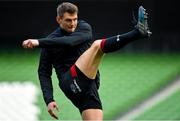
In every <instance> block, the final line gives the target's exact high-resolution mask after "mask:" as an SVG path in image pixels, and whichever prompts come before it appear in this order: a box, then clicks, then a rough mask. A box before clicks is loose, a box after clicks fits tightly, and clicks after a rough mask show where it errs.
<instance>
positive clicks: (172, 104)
mask: <svg viewBox="0 0 180 121" xmlns="http://www.w3.org/2000/svg"><path fill="white" fill-rule="evenodd" d="M179 101H180V90H178V91H177V92H176V93H174V94H173V95H171V96H170V97H168V98H167V99H166V100H164V101H163V102H161V103H159V104H158V105H156V106H154V107H152V108H151V109H149V110H148V111H146V112H145V113H143V114H142V115H140V116H139V117H137V118H135V120H171V121H172V120H180V114H179V112H180V103H179Z"/></svg>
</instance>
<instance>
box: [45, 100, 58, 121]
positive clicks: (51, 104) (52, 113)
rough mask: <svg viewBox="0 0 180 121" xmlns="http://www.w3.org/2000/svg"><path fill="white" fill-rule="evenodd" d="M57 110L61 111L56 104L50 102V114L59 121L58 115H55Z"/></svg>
mask: <svg viewBox="0 0 180 121" xmlns="http://www.w3.org/2000/svg"><path fill="white" fill-rule="evenodd" d="M56 110H57V111H59V109H58V106H57V104H56V102H54V101H53V102H50V103H49V104H48V112H49V114H50V115H51V116H52V117H53V118H55V119H58V117H57V114H56V113H55V111H56Z"/></svg>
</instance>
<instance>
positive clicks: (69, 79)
mask: <svg viewBox="0 0 180 121" xmlns="http://www.w3.org/2000/svg"><path fill="white" fill-rule="evenodd" d="M56 20H57V23H58V24H59V27H58V29H57V30H55V31H54V32H53V33H51V34H50V35H49V36H48V37H47V38H42V39H27V40H25V41H24V42H23V44H22V46H23V47H24V48H34V47H40V48H42V50H41V57H40V64H39V69H38V74H39V79H40V84H41V88H42V92H43V97H44V100H45V102H46V104H47V107H48V112H49V113H50V115H51V116H52V117H54V118H56V119H58V117H57V115H56V113H55V112H54V109H57V110H58V107H57V104H56V102H55V100H54V98H53V87H52V80H51V75H52V68H53V67H54V68H55V71H56V74H57V77H58V79H59V86H60V88H61V89H62V91H63V92H64V94H65V95H66V97H67V98H69V99H70V100H71V102H72V103H73V104H74V105H75V106H76V107H77V108H78V109H79V111H80V113H81V116H82V119H83V120H103V111H102V104H101V100H100V98H99V94H98V89H99V71H98V66H99V64H100V62H101V59H102V57H103V55H104V53H108V52H114V51H116V50H119V49H121V48H122V47H124V46H125V45H127V44H128V43H130V42H132V41H134V40H136V39H140V38H145V37H149V36H150V34H151V32H150V31H149V29H148V24H147V13H146V12H145V9H144V8H143V7H142V6H141V7H139V13H138V21H137V25H136V26H135V29H134V30H132V31H131V32H128V33H126V34H123V35H117V36H113V37H110V38H106V39H99V40H96V41H93V40H92V30H91V26H90V25H89V24H88V23H86V22H85V21H80V20H79V21H78V8H77V6H76V5H74V4H72V3H68V2H64V3H62V4H60V5H59V6H58V8H57V17H56Z"/></svg>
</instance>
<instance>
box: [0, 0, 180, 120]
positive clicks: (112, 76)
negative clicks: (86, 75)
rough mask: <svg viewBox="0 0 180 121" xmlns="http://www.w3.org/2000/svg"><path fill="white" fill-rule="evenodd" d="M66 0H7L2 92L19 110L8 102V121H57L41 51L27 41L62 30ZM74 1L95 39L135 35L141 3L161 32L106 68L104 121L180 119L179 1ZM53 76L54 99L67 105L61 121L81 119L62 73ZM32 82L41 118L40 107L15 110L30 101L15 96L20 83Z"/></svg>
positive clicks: (113, 57)
mask: <svg viewBox="0 0 180 121" xmlns="http://www.w3.org/2000/svg"><path fill="white" fill-rule="evenodd" d="M63 1H64V0H0V15H1V17H0V29H1V30H0V87H1V86H2V87H3V88H2V89H5V90H4V91H3V90H1V91H0V94H1V95H0V102H2V103H3V104H4V103H5V104H7V105H10V106H11V107H12V108H7V107H6V106H3V107H2V105H0V110H1V111H0V112H1V113H0V120H8V118H9V119H21V118H22V119H27V117H26V115H27V114H24V113H25V112H29V114H30V113H32V115H36V116H37V118H30V117H29V118H28V119H29V120H30V119H31V120H51V119H52V118H51V117H50V116H49V115H48V113H47V109H46V105H45V103H44V101H43V98H42V94H41V89H40V85H39V80H38V76H37V68H38V63H39V52H40V49H38V48H37V49H32V50H25V49H23V48H22V47H21V44H22V41H23V40H25V39H28V38H43V37H46V36H47V35H48V34H49V33H51V32H52V31H53V30H55V29H56V28H57V26H58V25H57V23H56V20H55V17H56V8H57V6H58V4H60V3H62V2H63ZM69 2H72V3H74V4H76V5H77V6H78V7H79V11H80V12H79V19H83V20H85V21H87V22H88V23H89V24H91V26H92V28H93V34H94V39H98V38H103V37H109V36H113V35H117V34H123V33H124V32H128V31H130V30H132V29H133V26H134V25H133V24H132V18H133V13H134V14H135V16H137V10H138V7H139V6H140V5H143V6H144V7H145V8H146V9H147V12H148V17H149V26H150V30H151V31H152V32H153V35H152V36H151V37H150V38H148V39H142V40H138V41H135V42H133V43H130V44H129V45H127V46H126V47H124V48H123V49H122V50H120V51H118V52H115V53H112V54H109V55H106V56H105V58H104V60H103V62H102V64H101V66H100V72H101V88H100V90H99V91H100V95H101V96H100V97H101V98H102V102H103V106H104V119H107V120H115V119H116V120H120V119H126V120H135V119H136V120H180V114H179V112H180V104H179V103H178V102H179V100H180V86H178V85H179V84H180V83H179V74H180V73H179V72H180V53H179V52H180V47H179V46H180V34H179V27H180V22H179V21H180V14H179V13H178V11H179V4H178V1H177V0H172V1H169V0H69ZM109 70H111V71H109ZM52 78H53V85H54V97H55V100H56V101H57V102H58V105H59V107H60V112H59V113H58V115H59V118H60V120H79V119H81V118H80V116H79V112H78V110H77V109H75V107H73V105H72V104H71V103H70V102H69V101H68V100H67V99H66V97H65V96H64V95H63V93H62V92H61V90H60V89H59V87H58V80H57V78H56V75H55V73H53V75H52ZM27 82H28V83H32V84H31V85H34V87H35V88H37V89H36V91H31V90H30V91H27V92H26V91H23V90H24V88H22V92H24V93H25V95H31V94H30V93H31V92H34V93H36V94H35V96H36V97H34V98H33V100H34V101H26V102H27V103H29V102H31V103H32V106H29V107H34V106H36V107H37V108H38V110H36V111H35V113H33V112H31V111H32V110H34V109H31V108H28V106H27V108H26V106H25V108H23V111H20V112H19V111H18V106H15V105H17V104H18V105H19V106H21V104H22V102H23V100H24V99H23V98H22V97H23V94H22V92H21V91H20V93H19V91H17V93H14V95H13V96H12V95H11V93H12V92H11V91H10V90H14V87H17V85H16V84H17V83H18V85H19V86H20V87H19V89H20V90H21V87H23V86H24V84H25V85H26V83H27ZM15 89H17V88H15ZM30 89H31V88H30ZM33 89H34V88H33ZM16 94H17V95H18V96H19V97H17V95H16ZM14 97H17V98H14ZM19 98H20V99H19ZM31 100H32V99H31ZM26 105H27V104H26ZM138 109H139V110H138ZM4 111H5V112H4ZM2 112H3V113H2ZM162 112H163V113H162ZM22 114H23V115H22ZM14 115H16V116H14ZM18 115H20V116H19V117H18ZM7 117H8V118H7ZM10 117H12V118H10Z"/></svg>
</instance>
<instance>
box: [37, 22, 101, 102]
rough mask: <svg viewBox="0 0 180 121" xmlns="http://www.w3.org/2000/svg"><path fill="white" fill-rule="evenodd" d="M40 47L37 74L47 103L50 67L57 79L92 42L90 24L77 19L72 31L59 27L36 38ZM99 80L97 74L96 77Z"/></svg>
mask: <svg viewBox="0 0 180 121" xmlns="http://www.w3.org/2000/svg"><path fill="white" fill-rule="evenodd" d="M38 40H39V47H40V48H42V49H41V55H40V62H39V68H38V75H39V80H40V85H41V89H42V92H43V97H44V100H45V102H46V104H47V105H48V104H49V103H50V102H51V101H54V98H53V86H52V79H51V75H52V68H53V67H54V68H55V71H56V74H57V77H58V79H59V81H60V80H61V79H62V75H63V74H64V73H65V72H66V71H67V70H68V69H69V68H70V67H71V66H72V65H73V64H74V63H75V62H76V60H77V59H78V58H79V56H80V55H81V54H82V53H83V52H84V51H85V50H87V49H88V48H89V47H90V45H91V44H92V42H93V39H92V30H91V26H90V25H89V24H88V23H86V22H85V21H82V20H81V21H78V25H77V28H76V30H75V32H73V33H67V32H65V31H64V30H62V29H61V28H60V27H59V28H57V29H56V30H55V31H54V32H53V33H51V34H50V35H49V36H48V37H47V38H42V39H38ZM96 80H97V82H99V74H98V76H97V78H96Z"/></svg>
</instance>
